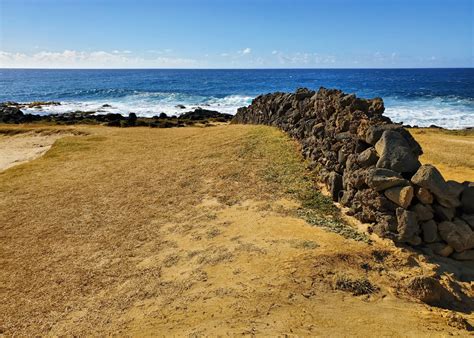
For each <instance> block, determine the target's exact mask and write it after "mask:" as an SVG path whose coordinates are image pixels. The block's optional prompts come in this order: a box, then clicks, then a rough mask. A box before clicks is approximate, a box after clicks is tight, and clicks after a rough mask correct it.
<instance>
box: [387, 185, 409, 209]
mask: <svg viewBox="0 0 474 338" xmlns="http://www.w3.org/2000/svg"><path fill="white" fill-rule="evenodd" d="M413 193H414V192H413V187H412V186H411V185H406V186H401V187H393V188H390V189H387V190H385V191H384V194H385V196H386V197H387V198H388V199H389V200H390V201H392V202H394V203H396V204H397V205H399V206H401V207H402V208H404V209H406V208H408V206H409V205H410V203H411V200H412V199H413Z"/></svg>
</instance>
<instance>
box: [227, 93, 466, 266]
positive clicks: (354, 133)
mask: <svg viewBox="0 0 474 338" xmlns="http://www.w3.org/2000/svg"><path fill="white" fill-rule="evenodd" d="M384 109H385V108H384V104H383V100H382V99H381V98H374V99H361V98H357V97H356V96H355V95H353V94H345V93H343V92H342V91H340V90H334V89H325V88H320V89H319V91H317V92H315V91H311V90H308V89H304V88H301V89H298V90H297V91H296V93H294V94H293V93H273V94H267V95H261V96H259V97H257V98H255V99H254V100H253V102H252V104H251V105H250V106H248V107H243V108H240V109H239V110H238V112H237V114H236V115H235V117H234V119H233V121H232V122H233V123H241V124H264V125H269V126H275V127H278V128H280V129H282V130H283V131H285V132H287V133H288V134H289V135H290V136H292V137H293V138H295V139H296V140H298V141H299V142H300V144H301V146H302V152H303V155H304V157H305V158H307V159H308V160H309V161H310V163H311V167H312V168H313V169H315V170H318V173H319V176H318V177H319V178H320V180H321V182H323V183H324V184H326V185H327V187H328V189H329V191H330V193H331V196H332V199H333V200H334V201H338V202H339V203H341V204H342V205H343V206H346V207H348V208H350V212H349V213H350V214H352V215H353V216H354V217H356V218H357V219H359V220H360V221H362V222H364V223H371V224H372V226H371V227H369V230H370V231H374V232H375V233H377V234H378V235H379V236H382V237H388V238H391V239H393V240H395V241H397V242H404V243H408V244H410V245H413V246H419V245H423V246H425V247H427V248H429V249H431V250H430V251H432V252H434V253H436V254H438V255H442V256H450V257H452V258H455V259H459V260H474V231H473V230H474V183H472V182H463V183H459V182H455V181H446V180H445V179H444V178H443V176H442V175H441V173H440V172H439V171H438V170H437V169H436V168H435V167H434V166H432V165H421V163H420V161H419V160H418V158H419V156H420V155H422V154H423V151H422V149H421V147H420V145H419V144H418V143H417V142H416V141H415V139H414V138H413V137H412V136H411V134H410V133H409V132H408V131H407V130H406V129H405V128H404V127H403V126H402V125H400V124H395V123H392V121H391V120H390V119H389V118H388V117H386V116H383V113H384Z"/></svg>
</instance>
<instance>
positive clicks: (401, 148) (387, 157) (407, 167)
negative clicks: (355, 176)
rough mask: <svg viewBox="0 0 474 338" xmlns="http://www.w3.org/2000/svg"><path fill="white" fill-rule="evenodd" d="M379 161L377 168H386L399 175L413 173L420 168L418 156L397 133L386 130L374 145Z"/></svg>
mask: <svg viewBox="0 0 474 338" xmlns="http://www.w3.org/2000/svg"><path fill="white" fill-rule="evenodd" d="M375 149H376V150H377V154H378V155H379V157H380V159H379V160H378V161H377V168H386V169H390V170H393V171H396V172H399V173H414V172H415V171H416V170H417V169H418V168H419V167H420V165H421V164H420V161H418V156H417V155H415V154H414V153H413V152H412V150H411V149H410V145H409V144H408V142H407V141H406V140H405V138H404V137H403V136H402V135H401V134H400V133H398V132H396V131H392V130H386V131H384V132H383V134H382V137H381V138H380V140H378V141H377V143H376V144H375Z"/></svg>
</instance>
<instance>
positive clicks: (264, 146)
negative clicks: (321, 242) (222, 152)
mask: <svg viewBox="0 0 474 338" xmlns="http://www.w3.org/2000/svg"><path fill="white" fill-rule="evenodd" d="M239 155H240V156H241V157H243V158H244V159H245V160H250V161H258V162H259V164H261V166H262V169H261V170H260V171H259V175H260V176H261V177H262V178H263V179H264V180H265V182H266V184H267V185H268V187H269V189H270V190H271V191H274V192H275V196H274V197H275V198H281V197H290V198H293V199H296V200H298V201H300V202H301V208H300V209H299V210H298V212H297V216H298V217H301V218H303V219H304V220H306V221H307V222H308V223H309V224H311V225H314V226H318V227H322V228H325V229H327V230H329V231H331V232H335V233H338V234H340V235H342V236H344V237H345V238H350V239H353V240H356V241H362V242H366V243H369V242H370V239H369V237H368V236H367V235H366V234H365V233H362V232H359V231H358V230H356V229H354V228H353V227H352V226H350V225H348V224H347V223H346V222H344V221H343V220H342V218H341V214H340V211H339V209H338V208H337V207H336V206H335V205H334V204H333V202H332V201H331V199H330V198H329V197H326V196H324V195H323V194H322V193H321V191H320V190H319V189H318V188H317V187H316V185H315V182H316V177H315V175H316V173H315V172H311V171H309V169H308V163H307V162H306V161H304V160H303V157H302V156H301V153H300V149H299V146H298V144H297V142H296V141H294V140H291V139H290V138H289V137H288V136H287V135H286V134H284V133H283V132H281V131H280V130H278V129H276V128H270V127H266V126H258V127H256V128H254V129H252V131H250V132H249V135H248V137H247V139H246V140H245V142H243V145H242V147H241V149H240V151H239ZM279 192H283V194H284V195H286V196H281V195H280V194H279Z"/></svg>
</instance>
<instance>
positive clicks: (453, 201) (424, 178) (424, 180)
mask: <svg viewBox="0 0 474 338" xmlns="http://www.w3.org/2000/svg"><path fill="white" fill-rule="evenodd" d="M411 181H412V182H413V184H416V185H418V186H420V187H423V188H425V189H428V190H429V191H430V192H431V193H432V194H433V195H434V196H435V197H436V199H437V200H438V202H439V203H440V204H441V205H442V206H444V207H447V208H451V207H454V208H456V207H458V206H460V205H461V202H460V201H459V199H458V198H457V197H456V196H455V195H454V194H453V193H452V191H451V189H450V186H449V185H448V184H447V183H446V181H445V180H444V178H443V176H442V175H441V173H440V172H439V170H438V169H436V168H435V167H434V166H432V165H431V164H425V165H422V166H421V167H420V168H419V169H418V171H417V172H416V173H415V175H413V177H412V178H411Z"/></svg>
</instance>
